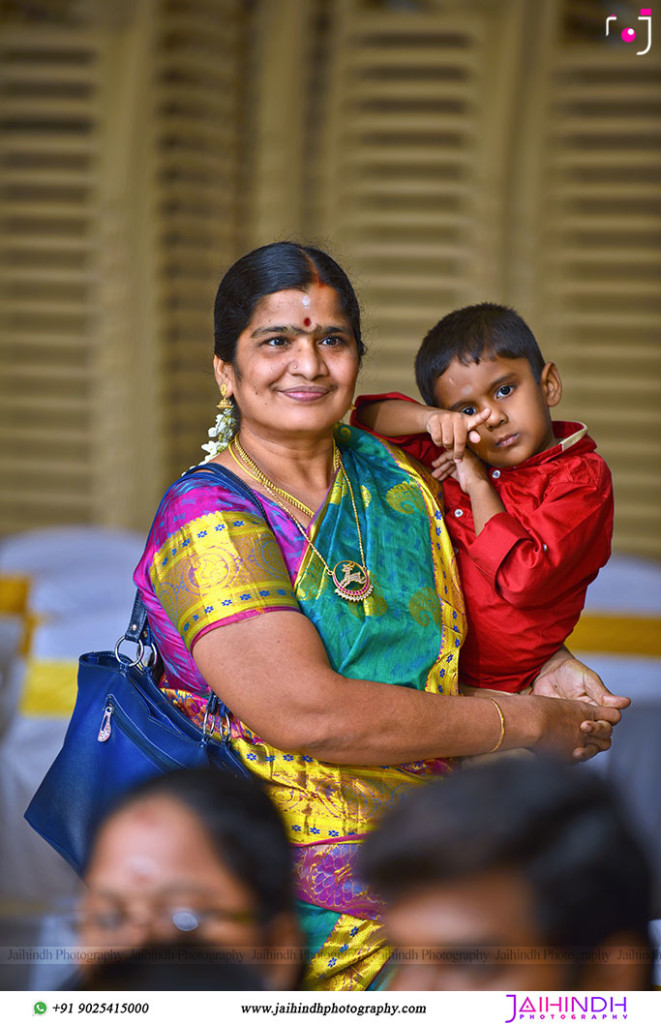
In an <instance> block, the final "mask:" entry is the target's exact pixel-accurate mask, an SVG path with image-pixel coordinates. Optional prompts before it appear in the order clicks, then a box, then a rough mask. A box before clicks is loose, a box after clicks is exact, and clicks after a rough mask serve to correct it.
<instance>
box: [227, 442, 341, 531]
mask: <svg viewBox="0 0 661 1024" xmlns="http://www.w3.org/2000/svg"><path fill="white" fill-rule="evenodd" d="M233 448H235V449H236V455H238V456H239V459H240V460H241V462H242V463H243V468H244V469H245V470H246V472H247V473H248V476H251V477H252V478H253V480H258V481H259V483H260V484H264V487H267V488H268V489H269V490H270V491H271V492H273V491H275V493H276V494H279V495H280V496H281V497H282V498H284V499H285V500H286V501H288V502H289V504H290V505H293V506H294V508H297V509H298V510H299V511H300V512H302V513H303V515H305V516H307V517H308V519H313V518H314V512H313V511H312V509H311V508H309V507H308V506H307V505H304V504H303V502H302V501H299V500H298V498H295V497H294V495H293V494H290V493H289V491H284V490H283V489H282V488H281V487H277V486H276V484H274V483H273V481H272V480H270V479H269V478H268V477H267V476H266V475H265V474H264V473H262V471H261V469H260V468H259V466H258V465H257V464H256V463H255V462H254V461H253V460H252V459H251V458H250V456H249V455H248V452H247V451H246V450H245V448H244V447H243V445H242V444H241V442H240V440H239V436H238V434H237V435H235V437H234V438H233V439H232V443H231V444H230V446H229V449H230V455H232V456H233V457H234V461H235V462H236V461H238V460H237V458H236V455H235V454H234V451H233V450H232V449H233ZM336 451H337V449H336V448H335V446H333V470H336V469H337V461H336V459H335V453H336Z"/></svg>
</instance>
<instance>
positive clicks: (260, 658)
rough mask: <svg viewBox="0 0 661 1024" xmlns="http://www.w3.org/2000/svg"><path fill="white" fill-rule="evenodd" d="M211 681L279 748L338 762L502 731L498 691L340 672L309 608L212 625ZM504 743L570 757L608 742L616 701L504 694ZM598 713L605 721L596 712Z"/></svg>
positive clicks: (203, 663)
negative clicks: (456, 693) (447, 690)
mask: <svg viewBox="0 0 661 1024" xmlns="http://www.w3.org/2000/svg"><path fill="white" fill-rule="evenodd" d="M193 656H194V658H195V661H196V662H197V665H198V667H199V669H200V671H201V672H202V674H203V676H204V678H205V679H206V680H207V682H208V683H209V685H210V686H211V687H212V689H213V690H214V691H215V692H216V693H218V695H219V696H220V697H221V699H222V700H223V701H224V702H225V703H226V704H227V705H228V707H230V708H231V709H232V712H233V713H234V714H235V715H236V716H237V717H238V718H239V719H241V721H243V722H245V723H246V725H247V726H248V727H249V728H250V729H252V730H254V731H255V732H256V733H257V734H258V735H259V736H261V737H262V738H263V739H264V740H266V742H268V743H270V744H271V745H272V746H274V747H277V748H278V749H280V750H286V751H291V752H300V753H305V754H309V755H311V756H313V757H315V758H317V759H319V760H321V761H329V762H333V763H337V764H362V765H381V764H404V763H406V762H408V761H416V760H422V759H426V758H433V757H442V756H454V755H463V754H478V753H484V752H487V751H489V750H491V749H492V748H493V747H494V746H495V744H496V743H497V741H498V738H499V736H500V716H499V715H498V712H497V710H496V708H495V707H494V706H493V704H492V703H491V701H488V700H484V701H482V700H480V701H476V700H472V699H470V698H464V697H444V696H438V695H436V694H430V693H421V692H418V691H416V690H412V689H408V688H407V687H402V686H388V685H386V684H384V683H377V682H373V681H370V680H364V679H347V678H345V677H343V676H340V675H338V674H337V673H336V672H334V671H333V670H332V669H331V667H330V666H329V664H328V660H327V658H326V652H325V650H324V647H323V644H322V642H321V639H320V638H319V635H318V633H317V631H316V630H315V628H314V626H313V625H312V624H311V623H310V622H309V621H308V620H307V619H306V618H305V616H304V615H302V614H297V613H292V612H270V613H269V614H266V615H259V616H254V617H252V618H249V619H244V620H241V621H239V622H234V623H230V624H227V625H225V626H222V627H220V628H218V629H213V630H210V631H209V632H207V633H205V634H204V635H202V636H201V637H200V639H199V640H198V641H197V643H196V644H195V646H194V648H193ZM498 703H499V706H500V708H501V710H502V712H503V715H504V718H505V738H504V742H503V744H502V749H507V748H509V747H534V748H536V749H539V750H547V751H554V752H555V753H556V754H558V755H559V756H562V757H565V758H567V759H569V758H572V757H573V758H574V759H575V760H581V759H582V758H583V757H584V753H583V743H584V740H585V732H586V725H585V724H584V725H583V726H582V725H581V723H586V724H587V726H588V727H589V729H588V731H589V730H592V731H591V732H590V743H591V744H594V745H595V746H596V747H597V748H598V749H599V750H605V749H607V747H609V746H610V733H611V727H612V725H613V724H615V723H616V722H618V721H619V718H620V713H619V711H617V710H616V709H614V708H604V707H599V708H597V707H594V708H593V707H591V706H590V705H586V704H583V703H579V702H577V701H567V700H557V699H555V700H550V699H548V698H545V697H522V696H518V695H517V696H510V695H502V696H499V697H498ZM599 720H601V721H599Z"/></svg>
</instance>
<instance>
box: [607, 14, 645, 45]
mask: <svg viewBox="0 0 661 1024" xmlns="http://www.w3.org/2000/svg"><path fill="white" fill-rule="evenodd" d="M619 20H620V19H619V18H618V16H617V14H609V15H608V17H607V18H606V35H607V36H608V37H613V38H614V37H615V36H616V35H618V34H619V36H620V39H621V40H622V42H623V43H635V41H636V39H638V42H639V44H640V43H643V42H645V43H646V46H645V48H644V49H643V50H636V56H637V57H644V56H645V54H646V53H649V52H650V50H651V49H652V8H651V7H641V8H640V15H639V16H638V18H636V21H642V22H643V25H642V27H641V26H640V25H638V26H637V29H636V28H633V27H632V26H631V25H625V26H623V27H622V28H620V26H619V24H618V22H619ZM645 36H647V38H646V39H645Z"/></svg>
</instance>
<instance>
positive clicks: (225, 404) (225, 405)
mask: <svg viewBox="0 0 661 1024" xmlns="http://www.w3.org/2000/svg"><path fill="white" fill-rule="evenodd" d="M216 408H217V409H220V410H221V412H224V411H225V410H226V409H231V408H232V400H231V399H230V398H228V397H227V384H225V382H224V381H223V383H222V384H221V385H220V401H219V403H218V405H217V406H216Z"/></svg>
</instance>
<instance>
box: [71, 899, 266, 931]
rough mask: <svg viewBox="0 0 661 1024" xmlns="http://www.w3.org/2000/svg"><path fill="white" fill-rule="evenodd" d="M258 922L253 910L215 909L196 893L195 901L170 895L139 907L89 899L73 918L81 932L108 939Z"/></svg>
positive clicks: (107, 900)
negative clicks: (137, 929) (139, 931)
mask: <svg viewBox="0 0 661 1024" xmlns="http://www.w3.org/2000/svg"><path fill="white" fill-rule="evenodd" d="M256 921H257V915H256V914H255V913H254V912H253V911H252V910H228V909H227V908H225V907H219V906H217V905H214V903H213V897H212V896H211V895H209V896H208V898H206V899H205V898H204V895H203V894H201V893H197V894H196V895H195V899H194V901H192V900H190V899H182V898H177V897H176V896H174V894H169V895H166V896H162V897H160V898H156V899H154V900H150V902H149V903H148V904H147V905H145V906H141V907H140V911H139V912H137V908H136V907H132V906H131V905H130V904H129V903H126V902H124V901H123V900H120V899H118V898H116V897H113V896H108V895H106V896H103V897H94V896H92V897H90V898H88V899H87V900H85V901H84V902H83V904H82V905H81V906H80V908H79V910H78V912H77V913H76V915H75V918H74V927H75V929H76V930H77V931H78V932H82V933H86V934H87V935H89V934H90V933H93V932H95V933H96V934H97V935H101V936H105V937H109V936H111V935H117V934H120V933H122V932H125V931H126V930H127V929H129V928H131V927H133V926H136V925H138V926H145V925H148V926H149V927H150V928H153V929H154V930H155V931H158V932H172V931H177V932H184V933H189V932H203V931H207V932H209V931H213V930H214V929H215V928H216V927H220V926H225V925H248V924H254V923H255V922H256Z"/></svg>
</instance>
